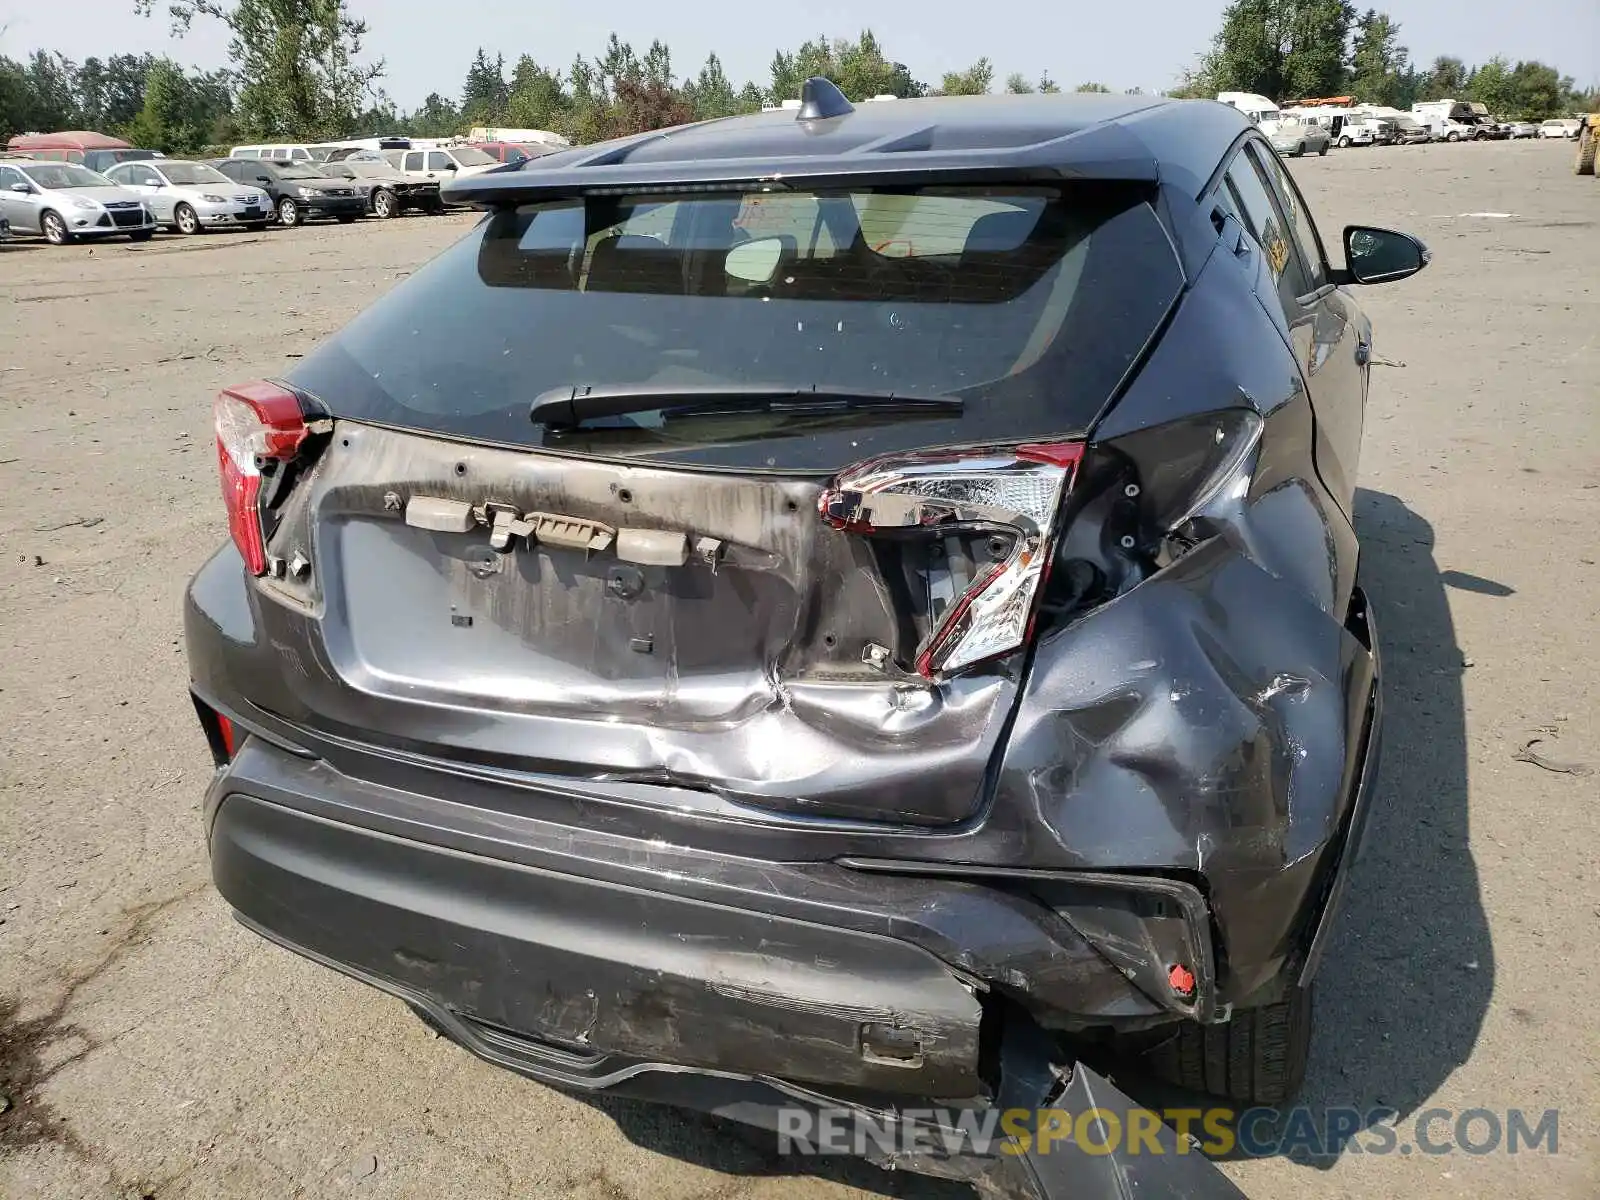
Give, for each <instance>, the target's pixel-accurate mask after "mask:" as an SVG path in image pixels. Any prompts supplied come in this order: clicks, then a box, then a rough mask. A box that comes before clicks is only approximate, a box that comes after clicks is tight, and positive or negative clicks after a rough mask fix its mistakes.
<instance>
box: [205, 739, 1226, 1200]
mask: <svg viewBox="0 0 1600 1200" xmlns="http://www.w3.org/2000/svg"><path fill="white" fill-rule="evenodd" d="M430 803H432V804H433V805H434V806H435V811H434V814H433V818H432V821H433V823H432V824H430V826H429V830H430V836H431V837H432V838H433V840H432V841H429V842H423V841H419V840H417V839H416V838H414V837H407V836H403V835H402V834H400V833H399V832H398V831H400V830H403V829H404V828H405V826H406V824H407V823H408V822H412V823H413V824H415V823H416V822H418V821H419V820H420V819H421V818H422V811H421V807H420V805H421V804H422V802H421V801H419V799H418V798H417V797H415V796H411V797H406V796H405V795H404V794H402V793H397V792H387V791H386V792H385V794H384V795H382V796H379V795H377V794H376V793H375V790H374V789H373V788H372V787H371V786H370V785H366V784H359V783H356V782H355V781H351V780H341V779H337V778H333V777H331V774H330V772H329V770H328V768H327V766H326V764H319V763H313V762H309V761H306V760H303V759H296V758H294V757H293V756H290V755H286V754H285V753H284V752H283V751H281V750H279V749H276V748H274V747H271V746H268V745H266V744H265V743H263V742H260V741H259V740H255V739H251V740H247V741H246V742H245V744H244V745H243V747H242V748H240V750H239V752H238V754H237V755H236V757H235V758H234V760H233V763H232V765H231V766H230V767H229V768H227V769H226V770H224V771H223V772H221V773H219V776H218V779H217V782H216V784H215V786H214V787H213V790H212V794H211V797H210V803H209V804H208V816H209V818H210V826H211V836H210V845H211V855H212V869H213V875H214V878H215V881H216V884H217V886H218V888H219V890H220V891H221V893H222V894H223V896H224V897H225V898H226V899H227V900H228V901H229V903H230V904H232V905H233V907H234V908H235V910H236V913H237V914H238V916H239V918H240V919H241V921H242V922H243V923H244V924H245V925H247V926H248V927H250V928H252V929H253V930H255V931H256V932H258V933H260V934H262V935H264V936H265V937H267V938H269V939H271V940H273V941H275V942H278V943H279V944H282V945H284V946H286V947H288V948H289V949H292V950H294V951H296V952H298V953H300V954H303V955H305V956H307V957H309V958H312V959H314V960H316V961H318V962H321V963H323V964H324V965H327V966H330V967H333V968H335V969H337V970H339V971H342V972H344V973H345V974H348V975H351V976H353V977H355V978H357V979H360V980H362V981H364V982H366V983H369V984H371V985H373V986H376V987H378V988H380V989H382V990H384V991H386V992H389V993H390V994H392V995H395V996H398V997H399V998H401V999H403V1000H405V1001H406V1002H407V1003H408V1004H410V1005H411V1006H412V1007H413V1008H414V1009H416V1010H417V1011H418V1012H419V1013H420V1014H421V1015H423V1016H424V1017H425V1019H427V1020H428V1021H429V1022H430V1023H431V1024H432V1025H434V1026H435V1027H436V1028H437V1029H439V1030H440V1031H441V1032H443V1033H445V1034H446V1035H447V1036H449V1037H450V1038H452V1039H453V1040H455V1041H456V1042H458V1043H459V1044H461V1045H462V1046H464V1047H466V1048H467V1049H469V1050H470V1051H472V1052H473V1053H475V1054H477V1055H479V1056H480V1057H482V1058H484V1059H485V1060H487V1061H490V1062H492V1063H495V1064H497V1065H500V1066H503V1067H507V1068H509V1069H512V1070H515V1071H517V1072H519V1073H521V1074H523V1075H526V1076H529V1077H531V1078H533V1079H536V1080H539V1081H541V1082H544V1083H547V1084H550V1085H553V1086H557V1087H561V1088H565V1089H568V1090H574V1091H579V1092H591V1093H593V1092H604V1093H606V1094H611V1095H620V1096H628V1097H633V1098H638V1099H645V1100H655V1101H661V1102H666V1103H671V1104H674V1105H678V1106H683V1107H690V1108H696V1109H700V1110H702V1111H706V1112H711V1113H714V1114H717V1115H720V1116H723V1117H726V1118H729V1119H733V1120H737V1121H742V1122H746V1123H749V1124H755V1125H758V1126H765V1127H768V1128H775V1127H781V1126H778V1124H777V1123H778V1121H779V1119H780V1118H779V1114H780V1113H782V1112H783V1111H784V1110H789V1111H790V1112H791V1113H793V1112H794V1111H803V1112H809V1113H813V1114H822V1113H827V1114H829V1115H830V1116H831V1117H833V1118H834V1119H837V1118H838V1117H840V1116H841V1115H854V1116H857V1117H859V1118H861V1119H863V1120H866V1121H869V1122H871V1123H872V1124H873V1125H874V1126H876V1127H878V1128H882V1127H883V1126H884V1125H885V1124H886V1123H887V1124H889V1125H893V1124H894V1123H895V1122H896V1121H897V1120H901V1121H902V1122H903V1120H904V1118H901V1117H900V1116H898V1115H897V1114H900V1113H903V1112H904V1111H906V1110H907V1109H912V1108H917V1109H918V1110H919V1112H920V1106H923V1105H931V1104H933V1103H938V1104H940V1105H944V1106H948V1107H947V1108H946V1110H945V1111H956V1110H959V1111H967V1110H971V1111H976V1112H979V1113H981V1112H982V1111H983V1110H985V1109H1001V1108H1003V1109H1006V1110H1024V1111H1034V1112H1037V1111H1039V1110H1043V1109H1046V1108H1051V1109H1061V1110H1065V1111H1068V1112H1072V1113H1078V1112H1084V1111H1087V1110H1089V1109H1098V1110H1100V1112H1101V1113H1102V1114H1104V1113H1111V1114H1121V1117H1120V1120H1121V1122H1122V1124H1123V1125H1125V1126H1128V1127H1131V1124H1132V1123H1131V1121H1130V1120H1129V1119H1128V1117H1127V1113H1128V1111H1129V1110H1131V1109H1133V1108H1134V1107H1136V1105H1135V1103H1134V1102H1133V1101H1132V1100H1130V1099H1129V1098H1128V1097H1126V1096H1125V1095H1123V1094H1122V1093H1121V1092H1119V1091H1117V1089H1116V1088H1114V1087H1112V1086H1111V1085H1110V1084H1109V1083H1108V1082H1107V1081H1106V1080H1104V1079H1103V1078H1101V1077H1100V1076H1098V1075H1096V1074H1095V1073H1094V1072H1093V1071H1091V1070H1090V1069H1088V1068H1087V1067H1083V1066H1078V1065H1074V1064H1073V1063H1071V1062H1070V1061H1069V1060H1067V1059H1064V1058H1063V1057H1062V1053H1061V1049H1060V1044H1059V1042H1058V1041H1057V1039H1055V1038H1054V1037H1053V1036H1051V1035H1049V1034H1047V1033H1046V1032H1045V1031H1043V1030H1042V1029H1040V1028H1039V1026H1038V1025H1037V1024H1036V1023H1034V1022H1033V1021H1032V1020H1031V1019H1030V1018H1028V1017H1027V1016H1026V1015H1024V1014H1021V1013H1019V1012H1016V1011H1014V1010H1010V1009H1007V1010H1005V1011H1004V1012H1002V1010H1001V1008H1000V1007H998V1006H996V1005H995V1004H994V1002H993V993H992V990H991V988H990V986H989V985H988V983H986V981H985V980H984V979H983V978H982V975H980V974H979V972H981V973H982V974H987V975H995V974H997V973H998V974H1002V975H1003V974H1004V973H1005V972H1006V971H1008V970H1009V971H1013V972H1016V971H1021V970H1029V971H1032V972H1035V973H1049V972H1052V971H1053V972H1055V973H1056V974H1057V975H1058V976H1059V977H1060V978H1061V979H1062V980H1064V981H1071V983H1072V985H1073V986H1075V987H1077V988H1078V989H1080V992H1079V995H1080V1002H1081V1003H1082V1004H1083V1005H1084V1006H1085V1007H1088V1008H1093V1007H1095V1006H1096V1005H1099V1006H1102V1007H1106V1008H1112V1009H1115V1008H1122V1009H1128V1008H1136V1007H1139V1006H1140V1005H1141V1004H1145V1003H1148V1001H1147V1000H1146V999H1145V998H1143V997H1142V996H1141V994H1140V993H1139V991H1138V989H1137V988H1135V987H1134V986H1132V985H1131V984H1130V983H1129V981H1128V979H1127V978H1126V977H1125V976H1124V975H1123V973H1122V972H1120V971H1118V970H1116V969H1112V968H1108V967H1107V965H1106V962H1105V960H1104V958H1103V957H1102V956H1101V955H1099V954H1098V953H1097V952H1096V951H1095V950H1094V949H1093V948H1092V947H1091V946H1090V945H1089V944H1088V943H1087V942H1086V941H1085V940H1084V939H1083V938H1082V937H1079V936H1076V935H1075V934H1074V932H1073V929H1072V927H1071V926H1070V924H1067V923H1065V922H1062V921H1060V920H1058V919H1056V918H1055V917H1054V915H1052V914H1051V913H1049V912H1048V911H1046V910H1044V909H1042V908H1041V907H1040V906H1039V905H1038V904H1036V903H1034V902H1031V901H1022V900H1018V899H1017V898H1015V897H1011V896H1008V895H1005V894H1004V893H1001V892H997V891H996V890H995V889H993V888H990V887H987V886H981V885H977V884H974V883H970V882H962V881H959V880H957V881H951V880H929V879H919V878H908V877H902V876H895V875H889V874H879V875H856V873H855V872H851V871H849V870H848V869H845V868H840V867H826V868H825V869H824V868H822V867H818V866H813V867H810V868H806V869H798V868H796V867H794V866H791V865H786V864H779V863H759V862H753V861H748V860H734V859H725V858H720V857H719V856H705V855H702V856H701V861H700V869H699V870H698V871H697V872H696V873H695V875H694V876H693V877H686V876H684V875H681V874H678V873H675V872H671V871H666V872H663V870H662V868H663V861H664V860H663V859H662V858H661V857H660V856H661V855H671V854H679V855H683V854H687V853H690V852H686V851H682V850H677V849H674V848H668V847H653V848H650V847H634V849H633V851H632V852H631V853H620V854H612V855H610V856H608V857H606V858H604V859H601V860H597V859H595V858H593V857H590V858H588V859H586V860H585V868H586V874H585V875H577V874H573V873H571V870H570V868H571V867H572V866H573V865H574V856H575V855H580V854H589V855H593V854H594V853H595V852H596V851H597V849H598V848H599V846H600V845H601V843H602V842H603V841H604V839H603V838H602V839H601V840H600V841H595V840H592V835H588V836H586V835H584V834H581V833H577V832H574V831H569V833H568V835H567V836H566V837H565V838H562V837H558V836H556V834H555V831H554V830H548V829H547V830H543V831H537V830H535V829H533V828H532V827H531V825H529V824H522V823H518V822H514V821H507V820H502V821H501V822H499V823H498V824H499V828H498V830H497V831H496V830H491V829H490V828H489V827H488V826H486V825H485V826H480V827H478V828H477V829H475V830H468V829H467V828H466V827H465V826H464V825H461V824H454V828H453V830H452V831H451V833H450V835H449V836H446V837H442V838H441V837H440V836H439V835H440V833H441V828H440V814H442V813H446V812H448V810H449V807H450V806H448V805H446V804H444V803H442V802H437V801H434V802H430ZM335 814H337V816H336V815H335ZM352 817H357V818H359V819H360V821H361V823H360V824H354V823H352V821H351V818H352ZM443 823H445V824H452V822H451V821H450V819H449V818H448V817H446V818H444V819H443ZM519 824H520V828H519V827H518V826H519ZM533 824H537V823H533ZM379 826H382V828H380V827H379ZM413 832H415V828H413ZM541 832H542V833H543V834H548V835H550V836H548V837H541V836H540V833H541ZM468 833H471V834H472V836H473V837H475V838H476V839H477V841H478V843H479V845H478V848H479V850H486V849H488V848H489V844H490V843H491V842H492V841H493V840H494V839H495V838H496V837H498V838H499V839H500V847H499V848H500V851H501V853H500V854H499V855H497V856H495V857H491V856H489V855H488V854H485V853H475V852H469V851H466V850H463V849H458V848H455V847H453V846H450V845H444V844H440V843H441V842H445V841H455V842H458V843H459V844H466V839H465V838H463V837H462V836H461V835H465V834H468ZM611 849H612V850H621V849H622V847H621V846H620V845H619V844H617V843H615V842H612V843H611ZM507 850H510V851H511V856H510V857H508V856H507V855H506V854H505V852H506V851H507ZM558 866H565V867H566V868H568V869H567V870H559V869H555V868H556V867H558ZM630 876H632V877H633V878H634V879H635V882H638V881H642V880H644V879H646V878H653V879H655V880H657V881H658V886H657V887H655V888H645V887H640V886H633V885H631V884H630V883H628V882H626V880H628V879H629V878H630ZM1157 882H1158V881H1152V884H1156V883H1157ZM661 886H667V887H669V888H671V889H674V890H668V891H663V890H661ZM847 891H853V892H854V898H853V899H851V898H850V897H849V896H848V895H847ZM1159 891H1160V889H1159V887H1157V892H1159ZM719 892H720V893H722V894H723V900H722V902H718V901H717V900H715V899H713V898H712V897H713V896H715V895H716V894H717V893H719ZM758 894H759V895H764V896H765V897H766V900H765V907H764V908H754V907H751V906H750V905H751V903H752V897H754V896H756V895H758ZM1165 895H1166V897H1167V901H1168V904H1169V906H1172V907H1177V903H1176V901H1175V900H1173V899H1172V894H1171V893H1170V892H1168V893H1165ZM785 909H787V910H788V911H780V910H785ZM807 909H810V910H811V912H812V915H813V917H816V916H819V915H821V914H822V913H827V914H829V920H828V921H827V923H822V922H821V921H819V920H816V919H803V918H801V917H799V916H797V915H795V914H796V913H799V912H802V911H806V910H807ZM1080 915H1081V914H1080ZM1122 928H1123V930H1124V932H1127V931H1128V930H1129V929H1131V927H1130V926H1127V925H1124V926H1123V927H1122ZM1169 932H1170V931H1169ZM1152 936H1157V937H1159V936H1160V934H1159V933H1157V934H1154V935H1152ZM951 939H964V941H965V943H966V944H965V946H958V944H957V943H956V941H953V940H951ZM936 947H941V948H942V949H943V953H944V954H947V955H948V956H949V959H959V960H962V961H965V962H966V963H967V964H968V966H967V968H966V969H964V968H962V967H959V966H956V965H954V963H953V962H952V961H948V960H947V959H946V958H945V957H943V956H941V954H940V953H936V952H935V949H934V948H936ZM1006 963H1009V964H1010V965H1009V966H1005V965H1002V964H1006ZM936 1097H937V1098H938V1099H937V1101H935V1100H934V1098H936ZM1110 1119H1113V1120H1115V1119H1118V1118H1117V1117H1115V1116H1114V1117H1113V1118H1110ZM909 1120H911V1121H913V1122H915V1121H923V1120H926V1118H925V1117H923V1116H920V1115H916V1116H912V1117H910V1118H909ZM921 1132H922V1136H921V1138H913V1139H910V1140H914V1141H918V1142H919V1143H921V1144H925V1145H928V1146H930V1147H932V1149H930V1150H928V1151H927V1152H918V1153H912V1154H905V1153H893V1152H890V1153H879V1154H874V1153H872V1152H871V1151H869V1153H868V1157H871V1158H876V1159H877V1160H878V1161H879V1162H880V1164H881V1165H884V1166H889V1167H895V1168H899V1169H907V1170H912V1171H917V1172H921V1173H925V1174H931V1175H936V1176H943V1177H947V1178H953V1179H959V1180H963V1181H966V1182H969V1183H972V1184H975V1185H977V1186H978V1187H979V1189H980V1192H981V1193H982V1194H984V1195H990V1196H997V1197H1000V1196H1004V1197H1036V1198H1038V1200H1065V1198H1066V1197H1068V1196H1072V1197H1080V1196H1101V1195H1104V1196H1108V1197H1122V1196H1126V1195H1129V1194H1130V1193H1129V1192H1127V1190H1126V1186H1127V1184H1128V1182H1129V1181H1130V1180H1132V1181H1134V1182H1137V1183H1139V1184H1140V1186H1143V1187H1155V1188H1157V1189H1158V1190H1159V1189H1166V1188H1168V1187H1170V1186H1179V1185H1180V1184H1181V1188H1180V1190H1181V1191H1182V1192H1183V1194H1189V1195H1194V1196H1201V1197H1205V1196H1216V1197H1230V1196H1237V1195H1238V1194H1239V1193H1238V1192H1237V1191H1236V1190H1235V1189H1233V1187H1232V1185H1231V1184H1228V1183H1227V1182H1226V1180H1225V1179H1224V1178H1223V1177H1222V1176H1221V1175H1220V1174H1219V1173H1218V1172H1217V1171H1216V1170H1215V1168H1214V1167H1212V1166H1211V1165H1210V1164H1209V1163H1208V1162H1206V1161H1205V1160H1204V1159H1203V1158H1202V1157H1201V1156H1200V1155H1198V1154H1197V1153H1188V1154H1184V1153H1180V1152H1179V1151H1178V1149H1177V1146H1176V1143H1175V1142H1174V1140H1173V1136H1172V1134H1171V1132H1170V1131H1168V1130H1162V1131H1160V1133H1159V1134H1158V1139H1159V1140H1160V1143H1161V1145H1162V1147H1163V1149H1162V1150H1161V1152H1159V1153H1155V1154H1152V1153H1151V1152H1150V1151H1149V1150H1148V1149H1146V1150H1145V1152H1144V1153H1143V1154H1142V1155H1140V1156H1139V1157H1137V1158H1134V1159H1126V1158H1123V1157H1122V1156H1121V1155H1119V1154H1116V1153H1113V1154H1109V1155H1108V1154H1104V1153H1099V1152H1094V1153H1085V1152H1083V1151H1082V1150H1081V1149H1080V1148H1078V1147H1075V1146H1073V1145H1071V1144H1070V1143H1069V1142H1063V1143H1058V1144H1056V1145H1055V1146H1054V1147H1042V1146H1037V1145H1029V1144H1026V1143H1025V1144H1023V1145H1021V1146H1017V1145H1015V1144H1012V1145H1011V1146H1010V1147H1009V1149H1007V1148H1003V1147H1004V1146H1005V1145H1006V1144H1005V1143H1004V1142H992V1143H985V1144H983V1145H979V1144H976V1143H968V1142H963V1141H962V1139H961V1137H960V1136H959V1134H957V1133H956V1132H955V1131H953V1130H952V1129H950V1128H941V1129H939V1130H937V1131H935V1130H933V1129H932V1128H928V1127H925V1128H924V1129H923V1130H922V1131H921ZM902 1133H904V1129H902Z"/></svg>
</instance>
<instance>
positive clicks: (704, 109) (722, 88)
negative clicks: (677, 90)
mask: <svg viewBox="0 0 1600 1200" xmlns="http://www.w3.org/2000/svg"><path fill="white" fill-rule="evenodd" d="M683 93H684V98H685V99H687V100H688V101H689V103H690V104H691V105H693V107H694V115H695V119H696V120H700V121H709V120H712V119H714V118H716V117H731V116H732V115H733V114H734V113H737V112H740V111H743V106H742V105H741V103H740V100H739V96H738V95H737V94H736V93H735V92H734V90H733V83H732V82H731V81H730V80H729V79H728V73H727V72H726V71H724V70H723V69H722V60H721V59H720V58H718V57H717V56H716V55H715V54H712V55H710V56H708V57H707V58H706V65H705V66H703V67H701V68H700V74H699V75H697V76H696V77H695V78H694V79H692V80H689V81H688V82H686V83H685V84H684V85H683ZM759 104H760V102H759V101H757V106H758V107H759Z"/></svg>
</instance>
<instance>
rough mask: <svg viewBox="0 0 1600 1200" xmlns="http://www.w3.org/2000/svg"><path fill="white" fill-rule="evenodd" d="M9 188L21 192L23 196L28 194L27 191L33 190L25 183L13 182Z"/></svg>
mask: <svg viewBox="0 0 1600 1200" xmlns="http://www.w3.org/2000/svg"><path fill="white" fill-rule="evenodd" d="M11 190H12V191H13V192H21V193H22V194H23V195H24V196H26V195H28V194H29V193H31V192H32V191H33V189H32V188H31V187H29V186H28V185H27V184H25V183H13V184H12V185H11Z"/></svg>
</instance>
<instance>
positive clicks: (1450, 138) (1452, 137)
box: [1444, 129, 1461, 142]
mask: <svg viewBox="0 0 1600 1200" xmlns="http://www.w3.org/2000/svg"><path fill="white" fill-rule="evenodd" d="M1444 140H1445V141H1447V142H1459V141H1460V140H1461V135H1460V134H1459V133H1457V132H1456V131H1455V130H1454V129H1452V130H1451V131H1450V132H1449V133H1447V134H1445V135H1444Z"/></svg>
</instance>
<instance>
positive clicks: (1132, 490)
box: [1122, 483, 1139, 500]
mask: <svg viewBox="0 0 1600 1200" xmlns="http://www.w3.org/2000/svg"><path fill="white" fill-rule="evenodd" d="M1122 494H1123V495H1124V496H1126V497H1127V498H1128V499H1129V500H1132V499H1133V498H1134V497H1135V496H1137V495H1138V494H1139V485H1138V484H1137V483H1130V484H1129V485H1128V486H1127V487H1125V488H1123V489H1122Z"/></svg>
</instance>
